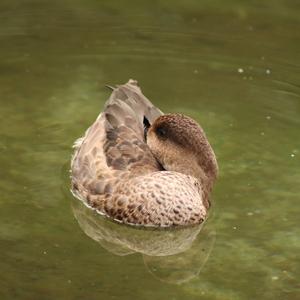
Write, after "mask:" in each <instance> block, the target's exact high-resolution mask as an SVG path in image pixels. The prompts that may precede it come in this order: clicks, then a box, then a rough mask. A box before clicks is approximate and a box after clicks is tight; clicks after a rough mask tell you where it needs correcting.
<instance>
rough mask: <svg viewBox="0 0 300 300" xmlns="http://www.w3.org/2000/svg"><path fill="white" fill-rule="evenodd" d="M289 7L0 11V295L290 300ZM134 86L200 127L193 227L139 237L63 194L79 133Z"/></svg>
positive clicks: (293, 247) (294, 90) (295, 85)
mask: <svg viewBox="0 0 300 300" xmlns="http://www.w3.org/2000/svg"><path fill="white" fill-rule="evenodd" d="M299 16H300V2H299V1H292V0H286V1H280V0H274V1H267V0H264V1H258V0H254V1H248V2H247V1H238V0H230V1H226V2H225V1H224V2H222V3H221V1H209V0H204V1H196V0H188V1H179V0H174V1H161V0H158V1H137V0H133V1H127V3H122V2H120V1H116V0H112V1H96V0H87V1H79V0H74V1H69V0H60V1H58V0H55V1H43V0H41V1H34V0H22V1H16V0H2V1H1V3H0V44H1V47H0V101H1V109H0V124H1V125H0V164H1V170H0V174H1V177H0V187H1V197H0V255H1V261H0V270H1V273H0V298H1V300H2V299H4V300H6V299H22V300H23V299H90V300H93V299H124V300H125V299H181V300H182V299H218V300H219V299H220V300H221V299H222V300H223V299H272V300H274V299H293V300H294V299H297V298H300V280H299V278H300V255H299V253H300V227H299V214H300V201H299V200H300V199H299V198H300V184H299V182H300V171H299V170H300V168H299V167H300V138H299V137H300V135H299V132H300V30H299V28H300V17H299ZM129 78H134V79H137V80H138V81H139V84H140V86H141V87H142V90H143V92H144V94H145V95H146V96H147V97H148V98H149V99H150V100H151V101H153V103H154V104H155V105H157V106H158V107H160V109H161V110H162V111H164V112H182V113H184V114H187V115H189V116H191V117H193V118H194V119H196V120H197V121H198V122H199V123H200V124H201V125H202V127H203V128H204V129H205V131H206V133H207V136H208V138H209V140H210V142H211V144H212V146H213V148H214V150H215V152H216V155H217V157H218V162H219V166H220V176H219V178H218V181H217V183H216V185H215V188H214V191H213V195H212V199H213V203H214V205H213V209H212V212H211V214H210V217H209V219H208V221H207V222H206V223H205V224H204V226H203V227H201V228H196V229H185V230H182V231H178V232H177V231H174V230H173V231H172V230H171V231H161V232H157V231H152V232H151V231H144V230H139V229H132V228H128V227H122V226H120V225H117V224H114V223H111V222H108V221H107V220H103V218H102V219H101V217H99V216H95V215H94V214H93V212H91V211H90V210H88V209H87V208H86V207H85V206H83V205H82V204H81V203H80V202H79V201H77V200H75V199H73V197H72V195H71V194H70V191H69V188H70V179H69V173H68V170H69V166H70V157H71V154H72V148H71V146H72V144H73V142H74V140H75V139H76V138H78V137H80V136H81V135H83V133H84V131H85V130H86V128H87V127H88V126H89V125H90V124H91V123H92V122H93V121H94V120H95V118H96V117H97V115H98V113H99V112H100V111H101V109H102V107H103V104H104V102H105V100H106V99H107V98H108V96H109V93H110V92H109V90H107V89H106V88H105V85H106V84H110V85H113V84H121V83H125V82H126V81H127V80H128V79H129Z"/></svg>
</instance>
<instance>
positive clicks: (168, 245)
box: [72, 199, 216, 283]
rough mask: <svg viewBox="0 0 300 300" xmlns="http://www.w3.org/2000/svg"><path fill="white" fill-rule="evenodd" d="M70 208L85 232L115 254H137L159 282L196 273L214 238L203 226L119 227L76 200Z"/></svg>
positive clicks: (181, 278) (178, 280) (205, 259)
mask: <svg viewBox="0 0 300 300" xmlns="http://www.w3.org/2000/svg"><path fill="white" fill-rule="evenodd" d="M72 209H73V213H74V216H75V218H76V219H77V221H78V223H79V225H80V227H81V229H82V230H83V231H84V233H85V234H86V235H88V236H89V237H90V238H92V239H93V240H95V241H97V242H98V243H99V244H100V245H101V246H102V247H103V248H105V249H106V250H107V251H109V252H111V253H113V254H115V255H120V256H124V255H129V254H132V253H141V254H142V256H143V259H144V263H145V266H146V268H147V269H148V270H149V272H150V273H151V274H152V275H153V276H155V277H156V278H157V279H159V280H162V281H167V282H172V283H182V282H185V281H188V280H190V279H192V278H194V277H195V276H197V275H198V274H199V273H200V271H201V269H202V268H203V266H204V264H205V263H206V261H207V259H208V257H209V255H210V253H211V250H212V248H213V245H214V242H215V238H216V235H215V232H214V231H212V230H208V229H207V226H203V225H199V226H193V227H186V228H173V229H145V228H138V227H130V226H126V225H122V226H120V224H117V223H114V222H112V221H111V220H109V219H107V218H105V217H102V216H99V214H97V213H96V212H95V211H93V210H91V209H89V208H87V207H86V206H85V205H84V204H83V203H82V202H80V201H78V200H77V199H74V200H73V201H72ZM200 232H201V234H199V233H200Z"/></svg>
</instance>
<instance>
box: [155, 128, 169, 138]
mask: <svg viewBox="0 0 300 300" xmlns="http://www.w3.org/2000/svg"><path fill="white" fill-rule="evenodd" d="M156 134H157V135H158V136H159V137H161V138H166V137H167V132H166V130H165V129H164V128H163V127H158V128H156Z"/></svg>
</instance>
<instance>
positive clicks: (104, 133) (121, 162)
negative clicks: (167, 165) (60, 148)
mask: <svg viewBox="0 0 300 300" xmlns="http://www.w3.org/2000/svg"><path fill="white" fill-rule="evenodd" d="M160 115H162V112H161V111H160V110H159V109H158V108H156V107H155V106H154V105H153V104H152V103H151V102H150V101H149V100H148V99H147V98H146V97H145V96H144V95H143V94H142V91H141V89H140V88H139V87H138V85H137V82H136V81H134V80H129V81H128V83H126V84H124V85H120V86H118V87H116V88H114V89H113V92H112V94H111V96H110V98H109V99H108V101H107V102H106V104H105V108H104V111H103V112H102V113H101V114H100V115H99V117H98V118H97V120H96V121H95V122H94V124H93V125H92V126H91V127H90V128H89V129H88V130H87V131H86V133H85V136H84V137H83V138H81V139H79V140H78V141H77V142H76V143H75V145H74V147H75V154H74V156H73V159H72V164H71V172H72V182H73V189H75V190H77V191H79V193H81V194H84V192H83V191H81V190H85V193H92V194H98V195H99V194H107V193H112V192H113V189H114V185H115V184H116V181H118V180H120V179H121V178H124V176H129V177H131V176H137V175H142V174H145V173H148V172H151V171H157V170H160V169H161V167H160V165H159V163H158V162H157V161H156V159H155V158H154V156H153V155H152V153H151V151H150V149H149V147H148V145H147V144H146V142H145V137H144V126H145V123H146V125H147V124H148V123H149V124H152V122H154V120H155V119H156V118H157V117H159V116H160ZM149 124H148V125H149Z"/></svg>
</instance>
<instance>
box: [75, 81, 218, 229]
mask: <svg viewBox="0 0 300 300" xmlns="http://www.w3.org/2000/svg"><path fill="white" fill-rule="evenodd" d="M110 88H111V89H112V93H111V95H110V97H109V99H108V100H107V101H106V103H105V105H104V109H103V111H102V112H101V113H100V114H99V116H98V117H97V119H96V120H95V122H94V123H93V124H92V125H91V126H90V127H89V128H88V129H87V130H86V132H85V134H84V136H83V137H81V138H79V139H78V140H76V141H75V143H74V153H73V156H72V159H71V170H70V172H71V191H72V193H73V195H74V196H75V197H76V198H78V199H79V200H81V201H82V202H83V203H84V204H85V205H86V206H88V207H90V208H92V209H94V210H95V211H96V212H97V213H99V214H101V215H104V216H106V217H108V218H110V219H112V220H114V221H116V222H119V223H123V224H127V225H137V226H143V227H174V226H191V225H196V224H201V223H203V222H204V221H205V220H206V219H207V217H208V212H209V208H210V207H211V201H210V193H211V191H212V187H213V184H214V182H215V180H216V178H217V175H218V164H217V160H216V156H215V153H214V151H213V149H212V147H211V145H210V144H209V142H208V139H207V137H206V135H205V132H204V130H203V129H202V127H201V126H200V125H199V124H198V123H197V122H196V121H195V120H193V119H192V118H191V117H189V116H186V115H184V114H181V113H167V114H164V113H163V112H162V111H161V110H160V109H159V108H157V107H155V106H154V105H153V104H152V103H151V102H150V100H148V99H147V98H146V97H145V96H144V95H143V93H142V90H141V88H140V87H139V85H138V82H137V81H136V80H133V79H130V80H129V81H128V82H127V83H125V84H122V85H118V86H116V87H111V86H110Z"/></svg>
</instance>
